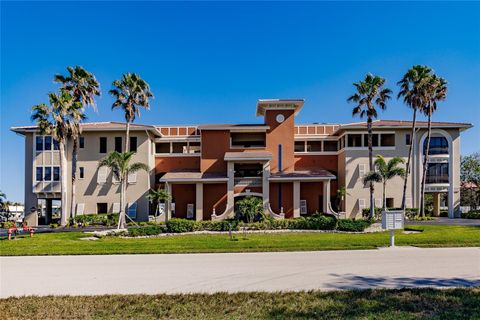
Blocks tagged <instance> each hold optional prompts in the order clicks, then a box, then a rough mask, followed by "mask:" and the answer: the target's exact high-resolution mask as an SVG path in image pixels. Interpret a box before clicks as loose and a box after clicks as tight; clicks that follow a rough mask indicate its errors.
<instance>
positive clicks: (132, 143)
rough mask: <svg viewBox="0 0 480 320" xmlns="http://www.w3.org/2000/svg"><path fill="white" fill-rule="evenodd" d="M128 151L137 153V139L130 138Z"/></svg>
mask: <svg viewBox="0 0 480 320" xmlns="http://www.w3.org/2000/svg"><path fill="white" fill-rule="evenodd" d="M130 151H132V152H137V137H130Z"/></svg>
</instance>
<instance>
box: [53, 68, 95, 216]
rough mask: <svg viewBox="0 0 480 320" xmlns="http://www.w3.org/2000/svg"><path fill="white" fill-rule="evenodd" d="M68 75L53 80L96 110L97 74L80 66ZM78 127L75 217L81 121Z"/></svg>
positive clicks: (73, 193) (74, 151) (74, 159)
mask: <svg viewBox="0 0 480 320" xmlns="http://www.w3.org/2000/svg"><path fill="white" fill-rule="evenodd" d="M67 71H68V75H66V76H64V75H61V74H56V75H55V76H54V78H53V81H55V82H58V83H61V84H62V89H61V90H65V91H67V92H69V93H70V95H71V96H72V97H73V99H74V100H75V101H78V102H80V103H81V104H82V105H83V107H87V106H91V107H92V108H93V109H94V110H96V104H95V96H100V84H99V83H98V81H97V79H96V78H95V76H94V75H93V74H92V73H91V72H88V71H87V70H85V69H84V68H82V67H80V66H75V67H70V66H69V67H67ZM74 125H75V126H76V127H77V129H76V130H75V131H74V132H75V134H73V133H72V136H71V138H72V142H73V145H72V190H71V198H72V199H71V205H70V216H71V217H72V218H75V207H76V205H77V201H76V180H77V157H78V139H79V138H80V134H81V128H80V122H78V123H75V124H74Z"/></svg>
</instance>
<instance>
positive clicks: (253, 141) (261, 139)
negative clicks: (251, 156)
mask: <svg viewBox="0 0 480 320" xmlns="http://www.w3.org/2000/svg"><path fill="white" fill-rule="evenodd" d="M230 140H231V143H232V146H233V147H242V148H263V147H265V133H264V132H232V133H230Z"/></svg>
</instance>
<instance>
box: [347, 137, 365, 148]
mask: <svg viewBox="0 0 480 320" xmlns="http://www.w3.org/2000/svg"><path fill="white" fill-rule="evenodd" d="M347 142H348V146H349V147H361V146H362V135H361V134H349V135H348V136H347Z"/></svg>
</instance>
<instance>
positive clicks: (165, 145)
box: [155, 142, 170, 153]
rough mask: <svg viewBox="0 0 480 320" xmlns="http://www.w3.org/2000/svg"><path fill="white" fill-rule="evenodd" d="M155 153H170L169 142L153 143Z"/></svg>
mask: <svg viewBox="0 0 480 320" xmlns="http://www.w3.org/2000/svg"><path fill="white" fill-rule="evenodd" d="M155 153H170V142H157V143H155Z"/></svg>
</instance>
